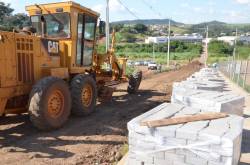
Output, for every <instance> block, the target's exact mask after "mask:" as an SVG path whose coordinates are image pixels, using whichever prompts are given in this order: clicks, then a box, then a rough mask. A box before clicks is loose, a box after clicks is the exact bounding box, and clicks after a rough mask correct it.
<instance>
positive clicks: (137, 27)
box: [134, 24, 148, 33]
mask: <svg viewBox="0 0 250 165" xmlns="http://www.w3.org/2000/svg"><path fill="white" fill-rule="evenodd" d="M134 28H135V30H136V31H137V32H138V33H145V32H146V31H147V30H148V27H147V26H146V25H144V24H136V25H135V26H134Z"/></svg>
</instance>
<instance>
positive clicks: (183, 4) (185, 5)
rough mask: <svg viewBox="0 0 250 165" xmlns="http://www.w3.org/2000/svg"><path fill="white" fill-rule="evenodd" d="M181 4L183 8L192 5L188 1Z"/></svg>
mask: <svg viewBox="0 0 250 165" xmlns="http://www.w3.org/2000/svg"><path fill="white" fill-rule="evenodd" d="M180 6H181V7H183V8H189V7H190V5H189V4H188V3H186V2H184V3H181V5H180Z"/></svg>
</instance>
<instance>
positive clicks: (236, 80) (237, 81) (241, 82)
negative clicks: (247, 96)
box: [232, 74, 250, 93]
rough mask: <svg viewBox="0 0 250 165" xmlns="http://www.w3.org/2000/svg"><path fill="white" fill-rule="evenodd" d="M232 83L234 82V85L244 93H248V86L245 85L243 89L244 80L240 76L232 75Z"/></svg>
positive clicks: (249, 87) (249, 90)
mask: <svg viewBox="0 0 250 165" xmlns="http://www.w3.org/2000/svg"><path fill="white" fill-rule="evenodd" d="M238 78H239V80H238ZM232 81H233V82H235V83H236V84H238V85H239V86H240V87H242V88H243V89H244V90H245V91H247V92H248V93H250V85H248V84H246V83H245V87H243V84H244V80H243V78H242V77H241V76H239V77H238V74H234V78H233V79H232Z"/></svg>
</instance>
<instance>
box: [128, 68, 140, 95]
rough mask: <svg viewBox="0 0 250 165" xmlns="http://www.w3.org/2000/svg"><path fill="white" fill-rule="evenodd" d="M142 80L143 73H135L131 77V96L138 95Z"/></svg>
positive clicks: (129, 88) (129, 87)
mask: <svg viewBox="0 0 250 165" xmlns="http://www.w3.org/2000/svg"><path fill="white" fill-rule="evenodd" d="M141 80H142V71H139V72H135V73H133V74H132V75H131V76H130V77H129V82H128V88H127V92H128V93H129V94H133V93H136V92H137V91H138V89H139V86H140V84H141Z"/></svg>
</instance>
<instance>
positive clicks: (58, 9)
mask: <svg viewBox="0 0 250 165" xmlns="http://www.w3.org/2000/svg"><path fill="white" fill-rule="evenodd" d="M26 11H28V13H29V15H30V16H33V15H40V14H49V13H50V14H51V13H62V12H68V13H71V12H79V13H87V14H90V15H92V16H96V17H99V16H100V14H99V13H97V12H95V11H93V10H91V9H89V8H86V7H84V6H81V5H80V4H78V3H75V2H72V1H68V2H58V3H48V4H35V5H30V6H26Z"/></svg>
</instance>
